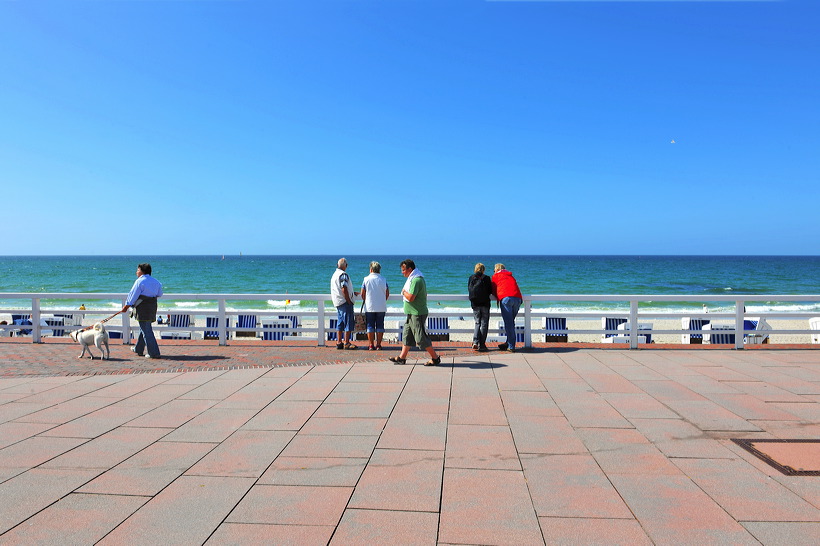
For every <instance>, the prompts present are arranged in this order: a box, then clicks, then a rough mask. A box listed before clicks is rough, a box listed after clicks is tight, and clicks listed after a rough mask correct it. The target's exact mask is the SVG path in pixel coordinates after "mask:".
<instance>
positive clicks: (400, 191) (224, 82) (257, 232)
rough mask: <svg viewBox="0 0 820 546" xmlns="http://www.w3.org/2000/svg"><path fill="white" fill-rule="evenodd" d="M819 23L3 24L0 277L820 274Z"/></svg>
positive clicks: (401, 8) (42, 8) (353, 19)
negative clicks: (575, 271)
mask: <svg viewBox="0 0 820 546" xmlns="http://www.w3.org/2000/svg"><path fill="white" fill-rule="evenodd" d="M818 23H820V2H814V1H810V0H805V1H802V0H800V1H789V0H786V1H781V2H751V1H749V2H747V1H738V2H732V1H728V2H709V1H700V2H694V1H693V2H689V1H680V2H675V1H672V2H668V1H654V2H653V1H649V2H642V1H636V2H621V1H609V2H585V1H575V2H573V1H563V2H552V1H495V2H482V1H478V0H459V1H447V0H438V1H433V0H429V1H425V0H414V1H410V0H397V1H384V0H382V1H375V0H332V1H318V0H300V1H295V0H294V1H291V0H258V1H257V0H245V1H242V0H235V1H219V0H211V1H151V2H138V1H113V0H111V1H70V2H67V1H58V0H54V1H46V0H30V1H25V2H24V1H8V0H0V71H2V79H1V80H0V112H2V114H1V116H2V119H1V120H0V187H2V197H1V198H0V203H2V212H3V224H4V227H5V228H6V229H7V230H14V231H13V232H7V233H9V234H7V235H6V236H5V237H4V238H3V239H4V240H3V242H2V243H0V255H13V254H68V255H72V254H130V255H134V254H146V255H148V254H150V255H156V254H238V253H239V252H243V253H244V254H332V255H337V254H338V255H342V254H351V255H352V254H374V253H375V254H396V253H398V254H408V255H410V254H486V253H495V254H502V255H504V254H818V253H820V252H818V250H820V221H818V217H819V216H820V215H818V197H820V61H818V59H820V33H818V32H817V28H818ZM673 141H674V142H673Z"/></svg>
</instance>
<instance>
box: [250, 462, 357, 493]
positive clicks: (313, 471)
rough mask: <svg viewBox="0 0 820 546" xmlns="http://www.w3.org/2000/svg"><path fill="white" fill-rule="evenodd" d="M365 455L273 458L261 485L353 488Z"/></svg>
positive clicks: (261, 479) (260, 480) (261, 480)
mask: <svg viewBox="0 0 820 546" xmlns="http://www.w3.org/2000/svg"><path fill="white" fill-rule="evenodd" d="M367 462H368V459H367V458H366V457H284V456H280V457H277V458H276V460H275V461H273V464H271V465H270V467H269V468H268V469H267V470H266V471H265V473H264V474H262V477H261V478H259V481H258V482H257V483H259V484H261V485H315V486H333V487H354V486H355V485H356V484H357V483H358V482H359V478H360V477H361V475H362V472H363V471H364V467H365V465H367Z"/></svg>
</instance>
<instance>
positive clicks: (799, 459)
mask: <svg viewBox="0 0 820 546" xmlns="http://www.w3.org/2000/svg"><path fill="white" fill-rule="evenodd" d="M732 441H733V442H734V443H736V444H737V445H739V446H740V447H742V448H743V449H745V450H746V451H748V452H749V453H751V454H752V455H754V456H755V457H757V458H758V459H760V460H762V461H765V462H766V463H768V464H769V465H771V466H773V467H774V468H776V469H778V470H779V471H780V472H782V473H783V474H785V475H787V476H820V440H740V439H735V438H733V439H732Z"/></svg>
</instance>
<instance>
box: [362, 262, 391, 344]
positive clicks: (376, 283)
mask: <svg viewBox="0 0 820 546" xmlns="http://www.w3.org/2000/svg"><path fill="white" fill-rule="evenodd" d="M381 270H382V266H381V264H380V263H379V262H370V275H368V276H367V277H365V278H364V281H362V300H363V301H364V316H365V320H366V321H367V339H368V341H369V342H370V346H369V347H368V350H370V351H374V350H376V351H381V349H382V339H383V338H384V315H385V313H387V298H389V297H390V287H389V286H387V281H386V280H385V278H384V277H382V276H381ZM374 338H375V342H376V344H375V345H374V344H373V341H374Z"/></svg>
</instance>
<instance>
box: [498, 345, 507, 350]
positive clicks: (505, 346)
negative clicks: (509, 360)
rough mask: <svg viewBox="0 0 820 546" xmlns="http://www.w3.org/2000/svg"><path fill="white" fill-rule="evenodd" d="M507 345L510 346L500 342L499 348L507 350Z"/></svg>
mask: <svg viewBox="0 0 820 546" xmlns="http://www.w3.org/2000/svg"><path fill="white" fill-rule="evenodd" d="M507 347H509V345H507V344H506V343H499V344H498V350H499V351H506V350H507Z"/></svg>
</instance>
